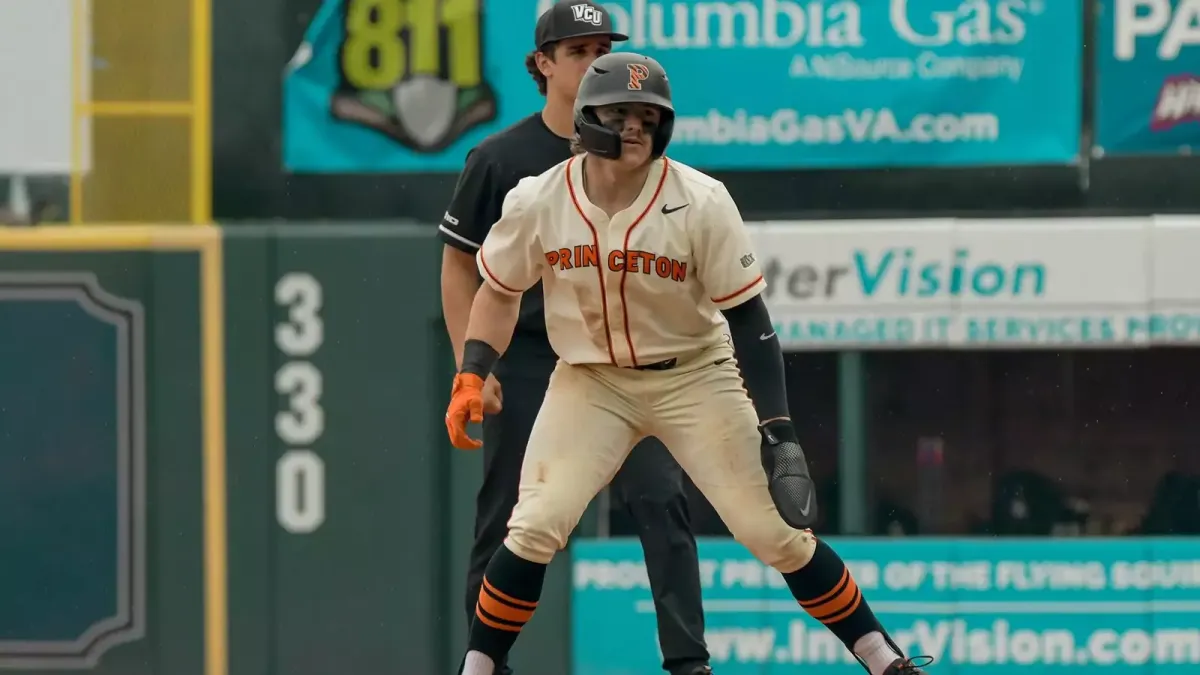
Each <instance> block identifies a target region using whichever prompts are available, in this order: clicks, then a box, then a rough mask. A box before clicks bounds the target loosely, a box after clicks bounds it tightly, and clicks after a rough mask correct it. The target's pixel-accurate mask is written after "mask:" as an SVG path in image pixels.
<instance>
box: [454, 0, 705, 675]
mask: <svg viewBox="0 0 1200 675" xmlns="http://www.w3.org/2000/svg"><path fill="white" fill-rule="evenodd" d="M625 39H627V38H626V36H624V35H620V34H618V33H616V32H614V31H613V27H612V18H611V17H610V16H609V15H608V12H607V11H606V10H605V9H604V8H603V7H601V6H600V5H599V4H596V3H593V2H591V1H590V0H586V1H585V0H581V1H580V2H572V3H559V4H556V5H554V6H553V7H551V8H550V9H549V10H547V11H546V12H545V13H544V14H543V15H542V16H541V17H540V18H539V19H538V23H537V28H536V30H535V47H536V50H535V51H534V52H532V53H531V54H530V55H529V56H528V57H527V58H526V68H527V69H528V70H529V73H530V75H531V76H532V77H533V79H534V80H535V81H536V82H537V85H538V89H539V91H540V92H541V93H542V94H543V95H545V96H546V104H545V107H544V108H543V109H542V111H541V112H540V113H538V114H534V115H531V116H529V117H527V118H525V119H524V120H521V121H520V122H517V123H516V124H514V125H512V126H511V127H509V128H507V129H504V130H503V131H500V132H498V133H496V134H493V135H492V136H489V137H488V138H486V139H485V140H484V141H483V142H482V143H480V144H479V145H478V146H477V147H476V148H475V149H474V150H472V151H471V152H470V154H468V155H467V161H466V166H464V167H463V172H462V175H461V176H460V177H459V179H458V185H457V187H456V188H455V191H454V197H453V199H452V200H451V203H450V208H449V209H448V210H447V211H446V215H445V217H444V218H443V220H442V223H441V226H440V227H439V228H438V230H439V235H440V236H441V239H442V241H443V242H444V243H445V246H444V247H443V253H442V280H441V282H442V308H443V314H444V315H445V317H446V328H447V331H448V332H449V334H450V340H451V342H452V343H453V345H454V358H455V361H456V363H457V365H458V366H461V365H462V348H463V341H464V339H465V334H466V329H467V319H468V317H469V316H470V311H471V301H472V300H473V299H474V297H475V293H476V291H477V290H478V289H479V284H480V282H481V279H480V277H479V272H478V270H477V268H476V265H475V253H476V252H477V251H478V250H479V247H480V245H481V244H482V243H483V240H484V237H486V236H487V233H488V230H489V229H490V228H491V226H492V224H493V223H495V222H496V221H497V220H499V218H500V208H501V205H502V204H503V203H504V196H505V195H506V194H507V193H508V191H509V190H511V189H512V188H513V187H514V186H516V184H517V182H518V181H519V180H520V179H522V178H525V177H526V176H536V175H538V174H541V173H543V172H545V171H546V170H547V169H549V168H551V167H553V166H554V165H556V164H558V163H560V162H562V161H563V160H565V159H567V158H569V157H570V156H571V151H570V143H569V141H568V139H569V138H570V137H571V136H572V135H574V133H575V125H574V117H573V109H574V104H575V93H576V91H577V90H578V88H579V80H580V79H581V78H582V77H583V74H584V73H585V72H586V71H587V68H588V66H589V65H590V64H591V63H592V61H593V60H595V59H596V57H598V56H600V55H602V54H606V53H608V52H609V51H610V50H611V48H612V42H613V41H614V40H616V41H620V40H625ZM557 359H558V357H557V356H556V355H555V354H554V351H553V350H552V349H551V347H550V341H549V338H548V337H547V336H546V319H545V316H544V315H543V308H542V291H541V285H540V284H539V285H537V286H534V287H533V288H532V289H530V290H529V291H528V292H526V293H525V294H524V296H522V298H521V315H520V319H519V320H518V322H517V328H516V331H515V333H514V334H513V338H512V344H511V346H509V348H508V350H507V351H505V353H504V356H503V357H502V358H501V359H500V361H499V363H498V364H497V365H496V368H495V371H494V373H495V376H493V377H489V378H488V380H487V385H486V386H485V388H484V412H485V416H484V420H483V463H484V479H483V485H482V487H480V490H479V495H478V497H477V500H476V517H475V543H474V546H472V549H471V561H470V567H469V571H468V574H467V598H466V603H467V607H466V609H467V617H468V620H471V619H473V618H474V616H475V603H476V601H477V599H478V597H479V589H480V586H481V585H482V583H483V572H484V568H485V567H487V564H488V561H489V560H491V558H492V554H493V553H495V552H496V549H497V548H499V547H500V545H501V543H503V541H504V537H505V535H507V533H508V517H509V515H510V514H511V513H512V510H513V506H515V505H516V503H517V486H518V484H519V483H520V477H521V463H522V461H523V459H524V457H525V445H526V443H527V442H528V440H529V434H530V431H531V430H532V428H533V422H534V418H535V417H536V416H537V413H538V409H539V408H540V407H541V405H542V399H543V398H544V397H545V394H546V389H547V387H548V386H549V382H550V374H551V372H552V371H553V369H554V365H555V362H556V361H557ZM501 382H502V383H503V388H501V386H500V383H501ZM612 486H613V488H614V489H615V491H616V492H617V496H618V498H619V499H620V500H621V501H622V502H623V503H624V504H625V505H626V507H627V508H628V509H629V512H630V515H632V516H633V519H634V520H635V521H636V522H637V524H638V528H639V530H638V533H639V535H640V537H641V540H642V547H643V549H644V551H645V554H646V566H647V569H648V572H649V578H650V588H651V592H652V594H653V596H654V607H655V610H656V611H657V614H658V634H659V644H660V646H661V648H662V653H663V669H664V670H667V671H669V672H670V673H671V674H672V675H702V674H704V673H711V670H710V669H709V668H708V658H709V656H708V649H707V647H706V646H705V644H704V614H703V610H702V608H701V604H700V572H699V562H698V558H697V553H696V541H695V538H694V537H693V536H692V532H691V526H690V525H691V524H690V520H689V515H688V509H687V501H686V498H685V496H684V493H683V474H682V470H681V469H680V467H679V465H678V464H676V463H675V460H674V459H673V458H672V457H671V455H670V453H669V452H667V449H666V448H665V447H664V446H663V445H662V443H660V442H659V441H658V440H657V439H653V438H647V439H646V440H644V441H642V442H641V443H640V444H639V445H638V446H637V447H636V448H634V450H633V452H632V453H631V454H630V455H629V459H628V460H627V461H626V463H625V466H624V467H623V468H622V469H621V470H620V472H618V473H617V475H616V478H615V479H614V481H613V483H612ZM500 672H502V673H507V672H511V671H509V670H508V668H507V666H506V665H504V664H501V669H500Z"/></svg>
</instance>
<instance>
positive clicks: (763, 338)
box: [758, 332, 775, 340]
mask: <svg viewBox="0 0 1200 675" xmlns="http://www.w3.org/2000/svg"><path fill="white" fill-rule="evenodd" d="M773 337H775V333H774V332H772V333H771V334H769V335H768V334H767V333H763V334H762V335H759V336H758V339H759V340H770V339H771V338H773Z"/></svg>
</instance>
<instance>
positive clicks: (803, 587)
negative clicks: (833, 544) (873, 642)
mask: <svg viewBox="0 0 1200 675" xmlns="http://www.w3.org/2000/svg"><path fill="white" fill-rule="evenodd" d="M783 578H784V580H785V581H787V585H788V588H789V589H791V591H792V596H793V597H795V598H796V601H797V602H799V603H800V606H801V607H803V608H804V611H806V612H808V614H809V616H811V617H812V618H814V619H816V620H817V621H820V622H821V623H823V624H825V627H826V628H828V629H829V631H830V632H832V633H833V634H834V635H836V636H837V637H838V639H839V640H841V641H842V643H843V644H845V645H846V648H847V649H849V650H850V651H854V644H855V643H856V642H858V639H859V638H861V637H863V636H864V635H866V634H868V633H871V632H873V631H879V632H880V633H884V631H883V627H882V626H880V624H879V620H878V619H876V618H875V613H874V612H872V611H871V607H870V605H868V604H867V601H866V599H865V598H863V594H862V591H861V590H859V588H858V584H857V583H855V582H854V577H852V576H850V570H848V569H846V563H844V562H842V559H841V557H840V556H838V554H837V553H836V552H835V551H834V550H833V549H832V548H830V547H829V545H828V544H826V543H825V542H823V541H820V540H817V550H816V551H814V552H813V557H812V560H810V561H809V562H808V564H807V565H805V566H804V567H801V568H800V569H798V570H796V571H795V572H792V573H791V574H785V575H783ZM884 635H886V633H884Z"/></svg>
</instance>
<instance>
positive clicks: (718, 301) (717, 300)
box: [712, 274, 762, 305]
mask: <svg viewBox="0 0 1200 675" xmlns="http://www.w3.org/2000/svg"><path fill="white" fill-rule="evenodd" d="M760 281H762V275H761V274H760V275H758V276H757V277H755V278H754V281H751V282H750V283H748V284H746V285H745V286H742V287H741V288H739V289H737V290H736V291H734V292H732V293H730V294H729V295H726V296H724V297H721V298H713V299H712V301H713V303H714V304H718V305H719V304H721V303H722V302H725V301H726V300H732V299H734V298H736V297H737V296H739V295H741V294H742V293H745V292H746V291H748V290H750V289H751V288H754V284H757V283H758V282H760Z"/></svg>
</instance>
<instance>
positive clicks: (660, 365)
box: [633, 359, 679, 370]
mask: <svg viewBox="0 0 1200 675" xmlns="http://www.w3.org/2000/svg"><path fill="white" fill-rule="evenodd" d="M677 365H679V359H667V360H666V361H656V362H655V363H647V364H644V365H640V366H634V367H633V369H634V370H670V369H672V368H674V367H675V366H677Z"/></svg>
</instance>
